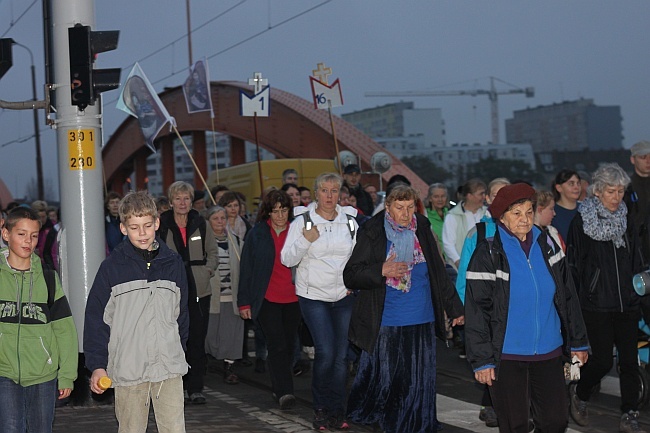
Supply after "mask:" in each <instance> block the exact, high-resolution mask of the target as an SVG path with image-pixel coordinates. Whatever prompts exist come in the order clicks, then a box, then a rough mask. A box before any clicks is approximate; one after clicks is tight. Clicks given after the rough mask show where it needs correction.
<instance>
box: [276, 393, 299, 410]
mask: <svg viewBox="0 0 650 433" xmlns="http://www.w3.org/2000/svg"><path fill="white" fill-rule="evenodd" d="M278 403H280V409H282V410H286V409H291V408H292V407H293V406H294V405H295V404H296V397H294V395H293V394H285V395H283V396H282V397H280V399H279V400H278Z"/></svg>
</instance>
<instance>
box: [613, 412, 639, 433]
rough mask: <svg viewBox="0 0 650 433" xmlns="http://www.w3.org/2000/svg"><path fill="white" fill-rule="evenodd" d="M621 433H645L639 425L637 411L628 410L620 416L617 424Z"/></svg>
mask: <svg viewBox="0 0 650 433" xmlns="http://www.w3.org/2000/svg"><path fill="white" fill-rule="evenodd" d="M618 430H619V431H620V432H621V433H645V430H643V429H642V428H641V426H640V425H639V412H636V411H633V410H631V411H629V412H628V413H624V414H623V415H622V416H621V422H620V424H619V425H618Z"/></svg>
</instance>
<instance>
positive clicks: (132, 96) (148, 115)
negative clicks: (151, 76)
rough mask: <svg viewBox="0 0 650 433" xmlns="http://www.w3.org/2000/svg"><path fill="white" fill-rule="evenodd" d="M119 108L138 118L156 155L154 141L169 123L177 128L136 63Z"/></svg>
mask: <svg viewBox="0 0 650 433" xmlns="http://www.w3.org/2000/svg"><path fill="white" fill-rule="evenodd" d="M117 108H118V109H120V110H122V111H124V112H126V113H128V114H130V115H131V116H133V117H137V118H138V122H139V123H140V129H141V130H142V134H143V135H144V139H145V142H146V144H147V146H148V147H149V148H150V149H151V150H152V151H153V152H154V153H156V148H155V147H154V145H153V142H154V139H155V138H156V136H157V135H158V133H159V132H160V130H161V129H162V128H163V126H165V124H166V123H167V122H169V123H170V124H171V125H173V126H176V120H175V119H174V118H173V117H172V116H170V115H169V112H168V111H167V109H166V108H165V106H164V105H163V103H162V101H160V98H158V94H157V93H156V91H155V90H154V89H153V86H152V85H151V83H150V82H149V80H148V79H147V76H146V75H145V74H144V71H143V70H142V69H141V68H140V65H139V64H138V63H136V64H135V65H134V66H133V69H132V70H131V73H130V74H129V76H128V77H127V79H126V82H125V83H124V85H123V86H122V94H121V95H120V98H119V99H118V101H117Z"/></svg>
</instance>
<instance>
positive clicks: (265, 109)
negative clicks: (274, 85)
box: [239, 72, 271, 117]
mask: <svg viewBox="0 0 650 433" xmlns="http://www.w3.org/2000/svg"><path fill="white" fill-rule="evenodd" d="M248 84H250V85H251V86H254V95H253V96H248V94H246V92H244V91H243V90H240V91H239V101H240V105H239V114H240V115H242V116H246V117H252V116H258V117H268V116H269V112H270V108H271V107H270V105H271V104H270V101H271V86H269V85H268V84H269V80H267V79H266V78H262V74H261V73H260V72H255V74H253V78H249V79H248Z"/></svg>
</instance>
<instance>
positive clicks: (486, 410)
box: [478, 406, 499, 427]
mask: <svg viewBox="0 0 650 433" xmlns="http://www.w3.org/2000/svg"><path fill="white" fill-rule="evenodd" d="M478 419H480V420H481V421H484V422H485V425H486V426H488V427H499V421H497V413H496V412H495V411H494V408H493V407H492V406H482V407H481V411H480V412H479V413H478Z"/></svg>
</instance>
